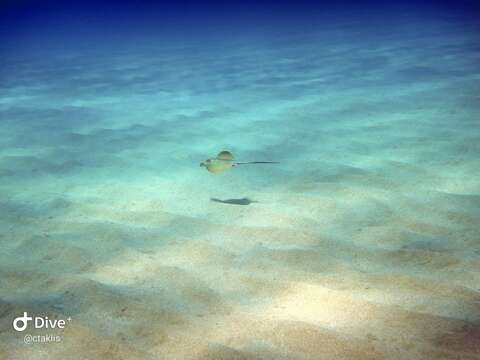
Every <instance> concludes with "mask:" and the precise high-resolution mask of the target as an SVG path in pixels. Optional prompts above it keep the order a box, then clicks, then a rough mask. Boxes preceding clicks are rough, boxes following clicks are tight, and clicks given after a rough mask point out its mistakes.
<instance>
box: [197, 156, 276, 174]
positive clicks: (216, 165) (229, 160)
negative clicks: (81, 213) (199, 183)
mask: <svg viewBox="0 0 480 360" xmlns="http://www.w3.org/2000/svg"><path fill="white" fill-rule="evenodd" d="M248 164H279V162H276V161H248V162H237V161H235V159H234V157H233V155H232V153H231V152H230V151H221V152H219V153H218V155H217V156H216V157H215V158H213V159H207V160H205V161H204V162H201V163H200V166H205V167H206V168H207V170H208V171H210V172H211V173H214V174H219V173H221V172H224V171H225V170H229V169H231V168H233V167H235V166H237V165H248Z"/></svg>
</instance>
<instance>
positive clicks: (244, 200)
mask: <svg viewBox="0 0 480 360" xmlns="http://www.w3.org/2000/svg"><path fill="white" fill-rule="evenodd" d="M210 201H214V202H219V203H222V204H230V205H250V204H252V203H258V201H254V200H250V199H249V198H241V199H226V200H220V199H216V198H211V199H210Z"/></svg>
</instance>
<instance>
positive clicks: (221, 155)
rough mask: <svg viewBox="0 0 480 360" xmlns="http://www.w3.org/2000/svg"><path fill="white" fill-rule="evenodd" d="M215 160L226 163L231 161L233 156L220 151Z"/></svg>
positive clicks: (228, 152)
mask: <svg viewBox="0 0 480 360" xmlns="http://www.w3.org/2000/svg"><path fill="white" fill-rule="evenodd" d="M217 159H219V160H227V161H233V155H232V153H231V152H230V151H226V150H224V151H221V152H219V153H218V155H217Z"/></svg>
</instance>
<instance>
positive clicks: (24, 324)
mask: <svg viewBox="0 0 480 360" xmlns="http://www.w3.org/2000/svg"><path fill="white" fill-rule="evenodd" d="M30 320H33V318H32V317H31V316H28V313H27V312H24V313H23V316H19V317H17V318H15V319H14V320H13V328H14V329H15V330H16V331H24V330H25V329H26V328H27V326H28V322H29V321H30ZM19 323H21V324H22V325H19Z"/></svg>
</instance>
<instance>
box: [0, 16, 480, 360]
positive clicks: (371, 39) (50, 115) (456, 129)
mask: <svg viewBox="0 0 480 360" xmlns="http://www.w3.org/2000/svg"><path fill="white" fill-rule="evenodd" d="M376 21H377V22H372V23H371V24H368V26H367V25H366V24H362V26H361V27H359V26H358V24H357V23H356V22H355V21H353V20H352V19H348V20H344V21H343V22H339V23H338V22H337V23H335V24H325V25H323V26H319V27H318V28H315V29H309V30H308V31H298V32H292V33H289V34H285V33H282V32H281V31H279V32H275V31H273V32H270V33H268V35H265V36H264V37H262V36H255V37H252V36H244V37H242V36H239V37H235V38H233V39H232V38H228V39H224V38H222V37H219V38H217V39H214V40H211V41H209V42H204V41H199V40H196V39H195V38H193V39H190V40H189V41H183V42H176V43H168V44H165V43H158V44H156V43H155V42H145V43H141V44H139V45H138V46H133V45H132V44H130V45H129V46H128V47H127V46H126V47H122V46H112V47H104V48H102V47H98V48H95V47H92V48H88V49H85V48H81V49H78V50H75V49H70V48H69V49H68V50H65V51H50V50H48V49H44V50H43V52H42V50H39V51H38V52H33V51H31V52H29V51H28V49H27V50H24V51H23V52H22V51H20V50H19V51H18V52H14V53H8V54H7V53H6V52H5V53H4V54H3V55H4V56H3V59H2V62H3V67H2V70H1V78H0V79H1V81H0V192H1V198H0V336H1V338H0V359H3V358H6V359H24V358H28V359H45V358H48V359H66V358H68V359H70V358H72V359H73V358H75V359H76V358H78V359H96V358H99V359H100V358H105V359H158V358H161V359H237V358H238V359H320V358H322V359H323V358H325V359H327V358H328V359H454V358H462V359H475V358H478V354H479V353H480V348H479V345H478V344H479V342H478V334H479V333H480V325H479V321H480V316H479V314H480V312H479V311H480V243H479V239H480V228H479V225H478V224H479V220H480V177H479V176H478V175H479V169H480V156H479V155H480V128H479V125H480V123H479V119H480V91H479V90H480V87H479V80H480V66H479V65H480V46H479V45H478V33H479V32H478V31H479V29H478V24H475V23H474V22H467V21H465V22H458V21H456V20H454V19H451V18H449V17H448V16H444V17H439V18H435V19H429V20H428V21H422V19H418V18H415V17H413V18H409V17H406V18H402V19H401V20H398V21H396V22H395V23H393V24H392V23H389V22H388V21H385V22H384V21H380V20H379V19H377V20H376ZM221 150H229V151H231V152H233V154H234V155H235V157H236V159H238V161H278V162H280V164H262V165H248V166H239V167H236V168H234V169H232V170H229V171H227V172H225V173H222V174H218V175H214V174H211V173H209V172H207V171H205V168H202V167H199V163H200V162H201V161H203V160H205V159H207V158H211V157H214V156H215V155H216V154H217V153H218V152H219V151H221ZM212 198H214V199H219V200H221V201H223V203H222V202H219V201H212V200H211V199H212ZM242 199H248V200H249V201H243V200H242ZM24 311H28V312H29V313H30V314H37V315H46V314H47V315H48V316H49V317H50V318H58V319H64V318H66V317H67V316H70V317H71V318H72V321H71V323H69V324H68V326H67V328H66V329H64V330H59V329H56V330H51V331H45V329H36V330H31V331H30V333H32V334H34V335H35V334H37V335H42V334H55V335H59V336H61V341H60V342H59V343H49V344H32V345H30V346H27V345H25V344H24V343H23V335H24V333H17V332H14V331H13V330H12V327H11V324H12V320H13V318H15V317H16V316H19V315H21V314H22V313H23V312H24ZM2 356H3V357H2Z"/></svg>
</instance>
